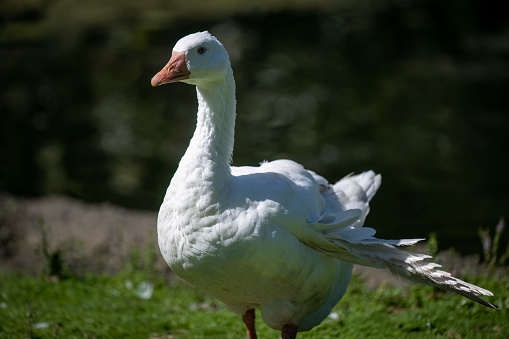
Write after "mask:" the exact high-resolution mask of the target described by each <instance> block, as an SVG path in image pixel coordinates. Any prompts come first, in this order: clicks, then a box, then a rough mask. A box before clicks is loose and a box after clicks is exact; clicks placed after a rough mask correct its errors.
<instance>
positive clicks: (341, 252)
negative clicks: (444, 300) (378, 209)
mask: <svg viewBox="0 0 509 339" xmlns="http://www.w3.org/2000/svg"><path fill="white" fill-rule="evenodd" d="M268 172H273V173H278V174H281V175H283V176H284V177H286V178H288V179H290V180H291V181H292V182H293V184H294V186H295V187H293V188H291V189H290V190H283V191H281V192H279V193H278V194H276V195H275V196H279V197H277V198H276V199H279V200H281V201H284V200H285V199H284V198H281V195H289V196H291V198H292V199H291V201H292V203H291V204H293V205H291V206H292V208H293V209H294V210H302V211H305V212H306V213H305V217H306V222H302V221H300V222H299V220H295V219H293V220H291V221H288V222H287V223H285V225H284V226H286V228H287V229H288V230H289V231H290V232H291V233H292V234H293V235H294V236H295V237H297V238H298V239H299V240H300V241H301V242H302V243H304V244H306V245H308V246H311V247H313V248H314V249H316V250H317V251H320V252H323V253H325V254H327V255H329V256H331V257H334V258H337V259H340V260H344V261H348V262H351V263H354V264H359V265H364V266H370V267H376V268H386V269H388V270H390V271H391V272H392V273H394V274H396V275H398V276H400V277H402V278H404V279H406V280H408V281H411V282H416V283H421V284H427V285H432V286H436V287H439V288H441V289H443V290H447V291H452V292H455V293H458V294H460V295H463V296H465V297H467V298H470V299H472V300H474V301H476V302H478V303H480V304H482V305H484V306H487V307H492V308H498V307H497V306H495V305H493V304H491V303H489V302H487V301H485V300H483V299H481V298H480V297H479V296H480V295H486V296H492V295H493V294H492V293H491V292H490V291H488V290H485V289H483V288H480V287H478V286H475V285H472V284H469V283H467V282H465V281H462V280H460V279H457V278H455V277H453V276H451V274H450V273H448V272H445V271H441V270H439V269H438V268H439V267H441V266H440V265H439V264H436V263H429V262H426V261H425V259H428V258H431V257H430V256H428V255H425V254H417V253H411V252H407V251H404V250H401V249H399V248H397V247H396V246H408V245H414V244H415V243H417V242H418V241H421V240H423V239H401V240H385V239H378V238H376V237H374V235H375V233H376V231H375V230H374V229H372V228H368V227H361V226H362V225H363V224H364V220H365V218H366V215H367V214H368V213H369V201H370V200H371V199H372V198H373V196H374V195H375V193H376V191H377V190H378V188H379V187H380V185H381V176H380V175H375V173H374V172H373V171H368V172H364V173H361V174H358V175H351V176H347V177H345V178H343V179H342V180H340V181H338V182H337V183H336V184H334V185H329V183H328V182H327V180H325V179H324V178H323V177H321V176H319V175H317V174H316V173H314V172H312V171H306V170H305V169H304V168H303V167H302V166H301V165H299V164H297V163H294V162H292V161H289V160H278V161H274V162H270V163H263V164H262V165H261V166H260V167H237V168H232V173H233V174H234V175H245V174H248V173H268ZM262 186H263V185H262ZM273 186H274V185H273ZM276 186H278V185H276ZM260 187H261V186H260ZM271 187H272V186H271ZM274 189H275V190H278V189H280V187H279V188H274ZM264 196H266V197H269V196H274V195H271V194H270V192H267V191H265V192H264ZM283 204H284V202H283ZM295 205H297V206H295ZM290 214H292V215H295V216H297V215H298V213H290Z"/></svg>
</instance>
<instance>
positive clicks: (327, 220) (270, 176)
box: [152, 32, 496, 338]
mask: <svg viewBox="0 0 509 339" xmlns="http://www.w3.org/2000/svg"><path fill="white" fill-rule="evenodd" d="M176 81H182V82H185V83H189V84H193V85H196V89H197V97H198V118H197V126H196V130H195V133H194V135H193V137H192V139H191V142H190V144H189V147H188V149H187V151H186V153H185V155H184V156H183V158H182V160H181V161H180V164H179V167H178V169H177V171H176V172H175V175H174V177H173V179H172V180H171V183H170V186H169V187H168V190H167V192H166V196H165V198H164V202H163V203H162V206H161V209H160V212H159V218H158V240H159V246H160V249H161V253H162V255H163V257H164V259H165V260H166V262H167V263H168V265H169V266H170V267H171V268H172V270H173V271H174V272H175V273H176V274H177V275H178V276H179V277H181V278H182V279H184V280H186V281H188V282H189V283H191V284H193V285H196V286H199V287H201V288H203V289H205V290H207V291H208V292H209V293H210V294H212V295H213V296H215V297H216V298H218V299H219V300H221V301H222V302H224V303H225V304H226V305H227V306H228V308H230V309H231V310H232V311H234V312H236V313H238V314H241V315H243V320H244V323H245V325H246V329H247V333H248V337H250V338H256V334H255V330H254V312H253V311H252V309H254V308H255V307H260V308H261V314H262V318H263V320H264V321H265V322H266V323H267V325H268V326H270V327H272V328H274V329H276V330H281V331H282V336H283V338H294V337H295V335H296V333H297V331H306V330H309V329H311V328H313V327H314V326H316V325H318V324H319V323H320V322H321V321H322V320H323V319H324V318H325V317H326V316H327V315H328V314H329V312H330V310H331V309H332V307H333V306H334V305H336V303H337V302H338V301H339V300H340V299H341V297H342V296H343V295H344V293H345V291H346V288H347V286H348V283H349V282H350V278H351V274H352V267H353V264H360V265H366V266H372V267H377V268H387V269H389V270H390V271H391V272H393V273H395V274H397V275H399V276H402V277H403V278H405V279H407V280H410V281H415V282H419V283H425V284H430V285H434V286H438V287H440V288H443V289H445V290H450V291H453V292H456V293H459V294H462V295H464V296H466V297H468V298H470V299H472V300H474V301H476V302H478V303H481V304H483V305H485V306H489V307H496V306H494V305H492V304H490V303H488V302H486V301H484V300H482V299H480V298H479V295H492V293H491V292H489V291H487V290H485V289H482V288H480V287H477V286H474V285H471V284H469V283H466V282H464V281H461V280H459V279H456V278H454V277H452V276H451V275H450V274H449V273H447V272H444V271H439V270H437V268H438V267H439V265H437V264H434V263H427V262H425V261H424V259H426V258H429V256H427V255H422V254H415V253H410V252H406V251H402V250H400V249H398V248H397V246H406V245H413V244H415V243H416V242H418V241H419V240H421V239H406V240H383V239H377V238H375V237H374V234H375V230H374V229H372V228H367V227H362V226H363V224H364V220H365V218H366V215H367V214H368V212H369V201H370V200H371V199H372V198H373V196H374V195H375V193H376V191H377V190H378V188H379V187H380V184H381V176H380V175H379V174H378V175H377V174H375V173H374V172H372V171H368V172H364V173H361V174H359V175H352V176H348V177H345V178H344V179H342V180H340V181H339V182H337V183H336V184H334V185H330V184H329V183H328V182H327V180H325V179H324V178H323V177H321V176H319V175H317V174H316V173H314V172H312V171H308V170H306V169H304V168H303V167H302V166H301V165H299V164H297V163H295V162H293V161H290V160H277V161H272V162H264V163H262V164H261V165H260V166H259V167H232V166H230V161H231V156H232V152H233V139H234V125H235V81H234V78H233V71H232V69H231V66H230V61H229V57H228V53H227V52H226V50H225V49H224V47H223V45H222V44H221V43H220V42H219V41H218V40H217V39H216V38H215V37H213V36H212V35H210V34H209V33H208V32H200V33H195V34H191V35H188V36H186V37H184V38H182V39H181V40H179V41H178V42H177V44H176V45H175V47H174V49H173V54H172V58H171V59H170V61H169V62H168V64H167V65H166V66H165V67H164V68H163V69H162V70H161V71H160V72H159V73H157V74H156V75H155V76H154V78H153V79H152V85H153V86H158V85H161V84H165V83H170V82H176Z"/></svg>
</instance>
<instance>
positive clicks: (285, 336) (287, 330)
mask: <svg viewBox="0 0 509 339" xmlns="http://www.w3.org/2000/svg"><path fill="white" fill-rule="evenodd" d="M296 337H297V325H294V324H286V325H285V326H283V331H281V339H295V338H296Z"/></svg>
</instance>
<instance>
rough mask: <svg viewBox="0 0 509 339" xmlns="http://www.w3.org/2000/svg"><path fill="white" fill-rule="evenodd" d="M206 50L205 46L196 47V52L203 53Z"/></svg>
mask: <svg viewBox="0 0 509 339" xmlns="http://www.w3.org/2000/svg"><path fill="white" fill-rule="evenodd" d="M206 51H207V49H206V48H205V47H198V50H197V52H198V54H203V53H205V52H206Z"/></svg>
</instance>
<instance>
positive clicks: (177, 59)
mask: <svg viewBox="0 0 509 339" xmlns="http://www.w3.org/2000/svg"><path fill="white" fill-rule="evenodd" d="M189 74H191V72H189V70H188V69H187V66H186V53H185V52H172V53H171V59H170V61H168V63H167V64H166V66H164V68H163V69H162V70H161V71H160V72H159V73H157V74H156V75H154V77H153V78H152V80H151V81H150V83H151V84H152V86H153V87H156V86H159V85H164V84H168V83H170V82H177V81H181V80H185V79H189Z"/></svg>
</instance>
